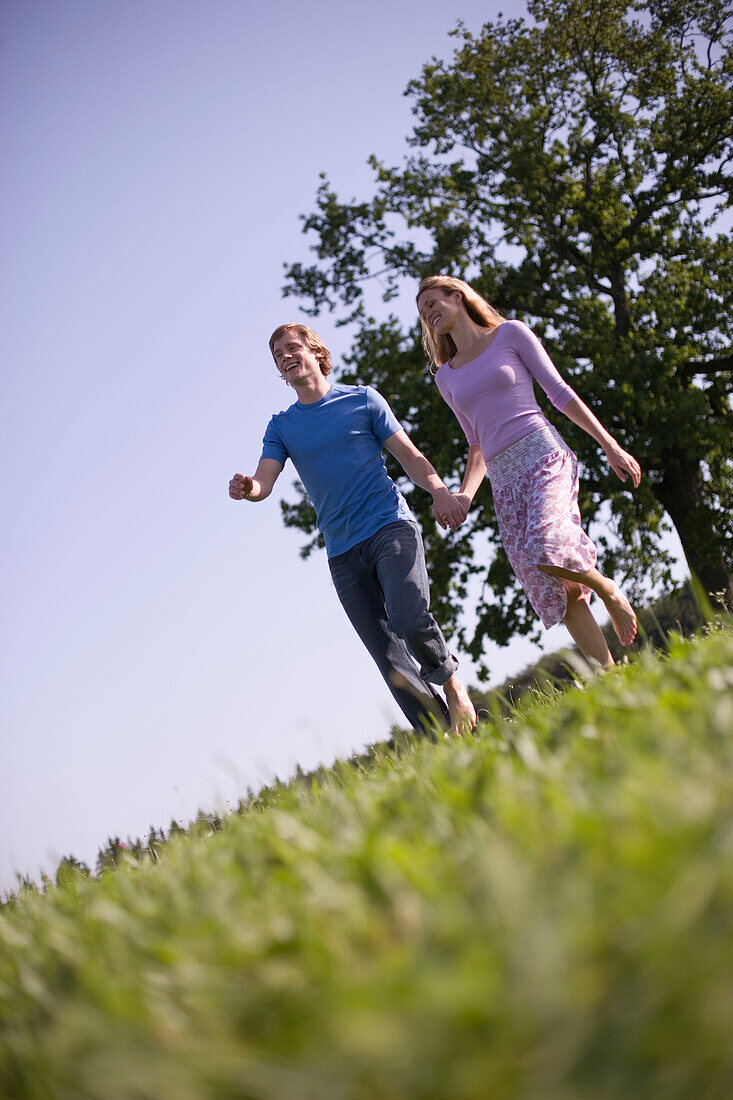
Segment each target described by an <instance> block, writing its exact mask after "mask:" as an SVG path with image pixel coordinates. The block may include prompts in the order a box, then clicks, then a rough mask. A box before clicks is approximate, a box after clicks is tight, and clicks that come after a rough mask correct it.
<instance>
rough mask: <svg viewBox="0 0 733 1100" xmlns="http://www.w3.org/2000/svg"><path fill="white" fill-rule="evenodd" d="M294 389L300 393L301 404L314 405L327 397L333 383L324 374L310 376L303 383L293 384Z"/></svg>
mask: <svg viewBox="0 0 733 1100" xmlns="http://www.w3.org/2000/svg"><path fill="white" fill-rule="evenodd" d="M293 389H294V390H295V392H296V393H297V395H298V401H299V402H300V403H301V405H314V404H315V403H316V401H320V400H321V398H322V397H325V396H326V394H327V393H328V391H329V390H330V389H331V383H330V382H329V381H328V379H327V378H325V377H324V376H323V375H321V376H320V378H313V379H311V378H309V379H307V380H305V381H304V382H303V384H302V385H295V384H293Z"/></svg>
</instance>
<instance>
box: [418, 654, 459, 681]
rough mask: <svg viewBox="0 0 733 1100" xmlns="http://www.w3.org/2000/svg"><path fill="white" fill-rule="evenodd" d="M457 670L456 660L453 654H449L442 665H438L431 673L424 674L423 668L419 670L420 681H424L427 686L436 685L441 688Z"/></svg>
mask: <svg viewBox="0 0 733 1100" xmlns="http://www.w3.org/2000/svg"><path fill="white" fill-rule="evenodd" d="M457 669H458V658H457V657H455V656H454V654H452V653H449V654H448V656H447V657H446V659H445V660H444V661H443V663H442V665H438V667H437V668H434V669H433V671H432V672H426V671H425V669H424V668H421V669H420V679H421V680H424V681H425V682H426V683H428V684H437V685H438V687H442V686H443V684H445V683H446V682H447V681H448V680H450V678H451V676H452V675H453V673H454V672H456V671H457Z"/></svg>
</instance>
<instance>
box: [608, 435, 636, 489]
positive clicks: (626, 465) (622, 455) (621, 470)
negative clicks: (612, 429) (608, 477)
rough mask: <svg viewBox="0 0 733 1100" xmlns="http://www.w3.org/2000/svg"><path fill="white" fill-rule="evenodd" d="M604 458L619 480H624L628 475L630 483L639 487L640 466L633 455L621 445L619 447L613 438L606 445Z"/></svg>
mask: <svg viewBox="0 0 733 1100" xmlns="http://www.w3.org/2000/svg"><path fill="white" fill-rule="evenodd" d="M606 458H607V459H608V464H609V466H610V467H611V469H612V470H613V472H614V473H615V474H616V476H617V477H619V478H620V479H621V481H626V479H627V478H628V477H631V483H632V485H633V486H634V488H635V489H637V488H638V487H639V482H640V481H641V466H640V465H639V463H638V462H637V461H636V459H635V458H634V456H633V455H630V454H629V452H628V451H625V450H624V449H623V447H619V445H618V443H616V441H615V440H614V441H613V442H612V443H611V444H610V445H609V446H608V447H606Z"/></svg>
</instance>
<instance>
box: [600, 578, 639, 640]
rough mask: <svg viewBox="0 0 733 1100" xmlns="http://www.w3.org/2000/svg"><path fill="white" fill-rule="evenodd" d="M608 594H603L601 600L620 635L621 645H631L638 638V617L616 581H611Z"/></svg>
mask: <svg viewBox="0 0 733 1100" xmlns="http://www.w3.org/2000/svg"><path fill="white" fill-rule="evenodd" d="M608 583H609V586H610V587H609V591H608V593H603V595H602V596H601V599H602V600H603V602H604V604H605V605H606V610H607V611H608V614H609V615H610V616H611V622H612V623H613V629H614V630H615V631H616V633H617V634H618V640H619V641H620V642H621V645H631V643H632V642H633V640H634V638H635V637H636V615H635V614H634V609H633V607H632V606H631V604H630V603H629V601H628V600H627V599H626V597H625V596H624V594H623V592H622V591H621V589H620V588H619V586H618V585H617V584H616V582H615V581H609V582H608Z"/></svg>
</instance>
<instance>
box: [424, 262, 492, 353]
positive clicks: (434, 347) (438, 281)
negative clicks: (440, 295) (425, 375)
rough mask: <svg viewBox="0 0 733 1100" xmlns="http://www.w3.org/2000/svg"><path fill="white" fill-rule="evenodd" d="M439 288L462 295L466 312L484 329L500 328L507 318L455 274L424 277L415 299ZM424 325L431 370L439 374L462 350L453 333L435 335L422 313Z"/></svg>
mask: <svg viewBox="0 0 733 1100" xmlns="http://www.w3.org/2000/svg"><path fill="white" fill-rule="evenodd" d="M435 288H437V289H438V290H442V291H451V290H452V291H455V292H456V293H457V294H460V296H461V300H462V301H463V305H464V307H465V310H466V313H467V314H468V316H469V317H470V318H471V320H472V321H475V322H476V324H477V325H480V326H481V328H496V326H497V325H500V324H501V323H502V321H503V320H505V318H504V317H502V315H501V314H500V313H498V312H497V311H496V310H495V309H494V307H493V306H492V305H489V303H488V302H487V301H486V299H485V298H482V297H481V295H480V294H478V293H477V292H476V291H475V290H474V289H473V287H471V286H469V285H468V283H464V281H463V279H454V278H453V276H452V275H429V276H428V277H427V279H423V281H422V282H421V283H420V289H419V290H418V292H417V298H416V299H415V301H416V302H419V301H420V295H421V294H423V293H424V292H425V291H426V290H433V289H435ZM420 326H421V328H422V346H423V347H424V348H425V353H426V355H427V357H428V359H429V360H430V373H431V374H435V372H436V370H437V369H438V367H439V366H440V365H441V363H446V362H447V361H448V360H449V359H452V358H453V356H454V355H455V354H456V351H457V350H458V349H457V348H456V345H455V344H454V343H453V337H452V336H450V335H449V334H448V335H445V336H442V335H441V334H440V333H435V334H433V332H432V330H431V328H430V326H429V325H428V323H427V321H425V320H424V318H423V317H422V315H421V316H420Z"/></svg>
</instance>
